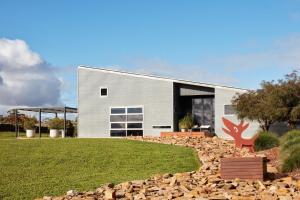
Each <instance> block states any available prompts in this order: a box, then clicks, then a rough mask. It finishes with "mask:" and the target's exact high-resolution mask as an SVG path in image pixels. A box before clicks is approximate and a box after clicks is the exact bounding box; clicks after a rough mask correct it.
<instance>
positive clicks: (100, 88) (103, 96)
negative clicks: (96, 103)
mask: <svg viewBox="0 0 300 200" xmlns="http://www.w3.org/2000/svg"><path fill="white" fill-rule="evenodd" d="M103 89H105V90H106V95H102V94H101V91H102V90H103ZM99 96H100V98H105V97H108V88H107V87H104V86H100V87H99Z"/></svg>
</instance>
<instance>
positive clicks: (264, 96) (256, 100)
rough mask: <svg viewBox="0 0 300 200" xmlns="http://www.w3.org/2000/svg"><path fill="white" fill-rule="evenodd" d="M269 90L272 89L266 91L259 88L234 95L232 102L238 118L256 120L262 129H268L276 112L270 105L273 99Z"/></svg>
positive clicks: (273, 120)
mask: <svg viewBox="0 0 300 200" xmlns="http://www.w3.org/2000/svg"><path fill="white" fill-rule="evenodd" d="M270 92H273V91H272V90H271V89H269V90H268V91H267V90H265V89H261V90H257V91H248V92H246V93H242V94H238V95H236V96H235V97H234V98H233V100H232V104H233V106H234V108H235V110H236V113H237V116H238V118H239V119H241V120H244V119H248V120H250V121H254V120H256V121H258V123H259V125H260V127H261V129H262V130H264V131H268V130H269V128H270V126H271V124H272V123H274V122H275V119H276V112H274V109H273V107H272V104H273V100H272V99H271V98H270V95H269V94H268V93H270Z"/></svg>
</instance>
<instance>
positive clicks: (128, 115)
mask: <svg viewBox="0 0 300 200" xmlns="http://www.w3.org/2000/svg"><path fill="white" fill-rule="evenodd" d="M245 91H247V90H245V89H241V88H234V87H227V86H220V85H213V84H207V83H198V82H192V81H186V80H177V79H171V78H163V77H158V76H152V75H143V74H136V73H128V72H123V71H116V70H109V69H100V68H92V67H86V66H79V67H78V137H80V138H98V137H99V138H100V137H124V136H159V135H160V133H161V132H172V131H178V130H179V128H178V122H179V120H180V119H181V118H182V117H183V116H184V115H185V114H186V113H191V114H192V115H193V116H194V119H195V122H196V123H197V124H198V125H205V126H210V127H211V129H212V131H213V132H215V133H216V135H217V136H219V137H221V138H226V139H232V138H231V137H230V136H229V135H227V134H226V133H225V132H224V131H223V130H222V128H223V127H224V124H223V121H222V117H225V118H226V119H228V120H230V121H231V122H233V123H235V124H239V121H238V119H237V117H236V115H235V113H234V110H233V109H232V105H231V99H232V97H233V96H234V95H236V94H237V93H243V92H245ZM248 123H249V124H250V125H249V127H248V128H247V130H245V132H244V133H243V137H244V138H249V137H252V136H253V135H254V133H256V132H257V129H258V124H257V123H255V122H248ZM234 128H236V127H234Z"/></svg>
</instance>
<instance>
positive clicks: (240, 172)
mask: <svg viewBox="0 0 300 200" xmlns="http://www.w3.org/2000/svg"><path fill="white" fill-rule="evenodd" d="M266 174H267V159H266V158H265V157H244V158H242V157H240V158H221V178H222V179H226V180H231V179H235V178H239V179H243V180H261V181H262V180H263V179H264V177H265V175H266Z"/></svg>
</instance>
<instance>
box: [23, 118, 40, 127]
mask: <svg viewBox="0 0 300 200" xmlns="http://www.w3.org/2000/svg"><path fill="white" fill-rule="evenodd" d="M36 123H37V120H36V118H35V117H32V118H28V119H26V120H25V121H24V128H25V129H26V130H33V129H35V124H36Z"/></svg>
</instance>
